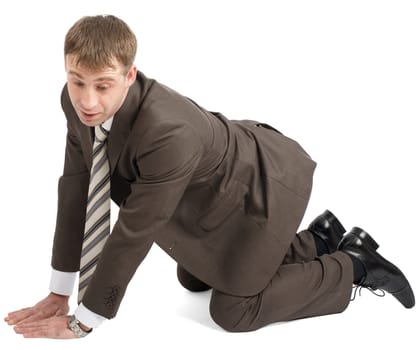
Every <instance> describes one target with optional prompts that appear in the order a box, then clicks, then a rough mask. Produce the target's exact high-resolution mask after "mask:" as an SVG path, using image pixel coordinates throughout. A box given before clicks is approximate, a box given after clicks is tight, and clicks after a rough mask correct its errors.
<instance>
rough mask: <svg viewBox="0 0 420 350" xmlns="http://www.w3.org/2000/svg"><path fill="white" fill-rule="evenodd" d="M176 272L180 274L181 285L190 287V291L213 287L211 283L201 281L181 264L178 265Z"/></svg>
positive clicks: (201, 290) (200, 290) (186, 287)
mask: <svg viewBox="0 0 420 350" xmlns="http://www.w3.org/2000/svg"><path fill="white" fill-rule="evenodd" d="M176 273H177V276H178V281H179V283H181V285H182V286H183V287H184V288H185V289H188V290H189V291H190V292H203V291H205V290H209V289H211V287H210V286H209V285H207V284H205V283H204V282H202V281H200V280H199V279H198V278H196V277H195V276H193V275H192V274H191V273H189V272H188V271H187V270H185V269H184V268H183V267H182V266H181V265H179V264H178V266H177V270H176Z"/></svg>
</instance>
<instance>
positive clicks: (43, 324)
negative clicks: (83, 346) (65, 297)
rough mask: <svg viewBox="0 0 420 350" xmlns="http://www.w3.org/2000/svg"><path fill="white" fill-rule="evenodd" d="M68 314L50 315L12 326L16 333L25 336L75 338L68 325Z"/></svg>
mask: <svg viewBox="0 0 420 350" xmlns="http://www.w3.org/2000/svg"><path fill="white" fill-rule="evenodd" d="M67 322H68V316H52V317H50V318H45V319H41V320H38V321H33V322H25V323H23V324H21V325H19V324H18V325H17V326H15V327H14V330H15V332H16V333H17V334H22V335H23V336H24V337H25V338H51V339H75V338H77V336H76V334H74V333H73V331H72V330H70V329H69V327H68V324H67Z"/></svg>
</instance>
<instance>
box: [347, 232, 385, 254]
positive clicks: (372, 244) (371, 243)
mask: <svg viewBox="0 0 420 350" xmlns="http://www.w3.org/2000/svg"><path fill="white" fill-rule="evenodd" d="M349 233H351V234H353V235H355V236H356V237H358V238H359V239H360V240H361V241H362V242H363V244H366V245H367V246H368V247H369V248H371V249H373V250H377V249H378V248H379V244H378V243H376V241H375V240H374V239H373V238H372V236H371V235H370V234H368V233H367V232H366V231H364V230H362V229H361V228H359V227H353V228H352V230H351V231H350V232H349Z"/></svg>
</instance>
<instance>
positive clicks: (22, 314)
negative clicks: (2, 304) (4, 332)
mask: <svg viewBox="0 0 420 350" xmlns="http://www.w3.org/2000/svg"><path fill="white" fill-rule="evenodd" d="M31 314H32V308H30V307H27V308H24V309H21V310H18V311H13V312H9V313H8V315H7V316H6V317H5V319H4V320H5V321H6V322H7V323H8V324H9V325H14V324H16V323H17V322H19V321H21V320H23V319H25V318H27V317H28V316H30V315H31Z"/></svg>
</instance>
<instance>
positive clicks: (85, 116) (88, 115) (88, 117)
mask: <svg viewBox="0 0 420 350" xmlns="http://www.w3.org/2000/svg"><path fill="white" fill-rule="evenodd" d="M80 114H81V115H82V117H83V119H86V120H92V119H95V117H97V116H98V115H99V113H86V112H83V111H82V110H80Z"/></svg>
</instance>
